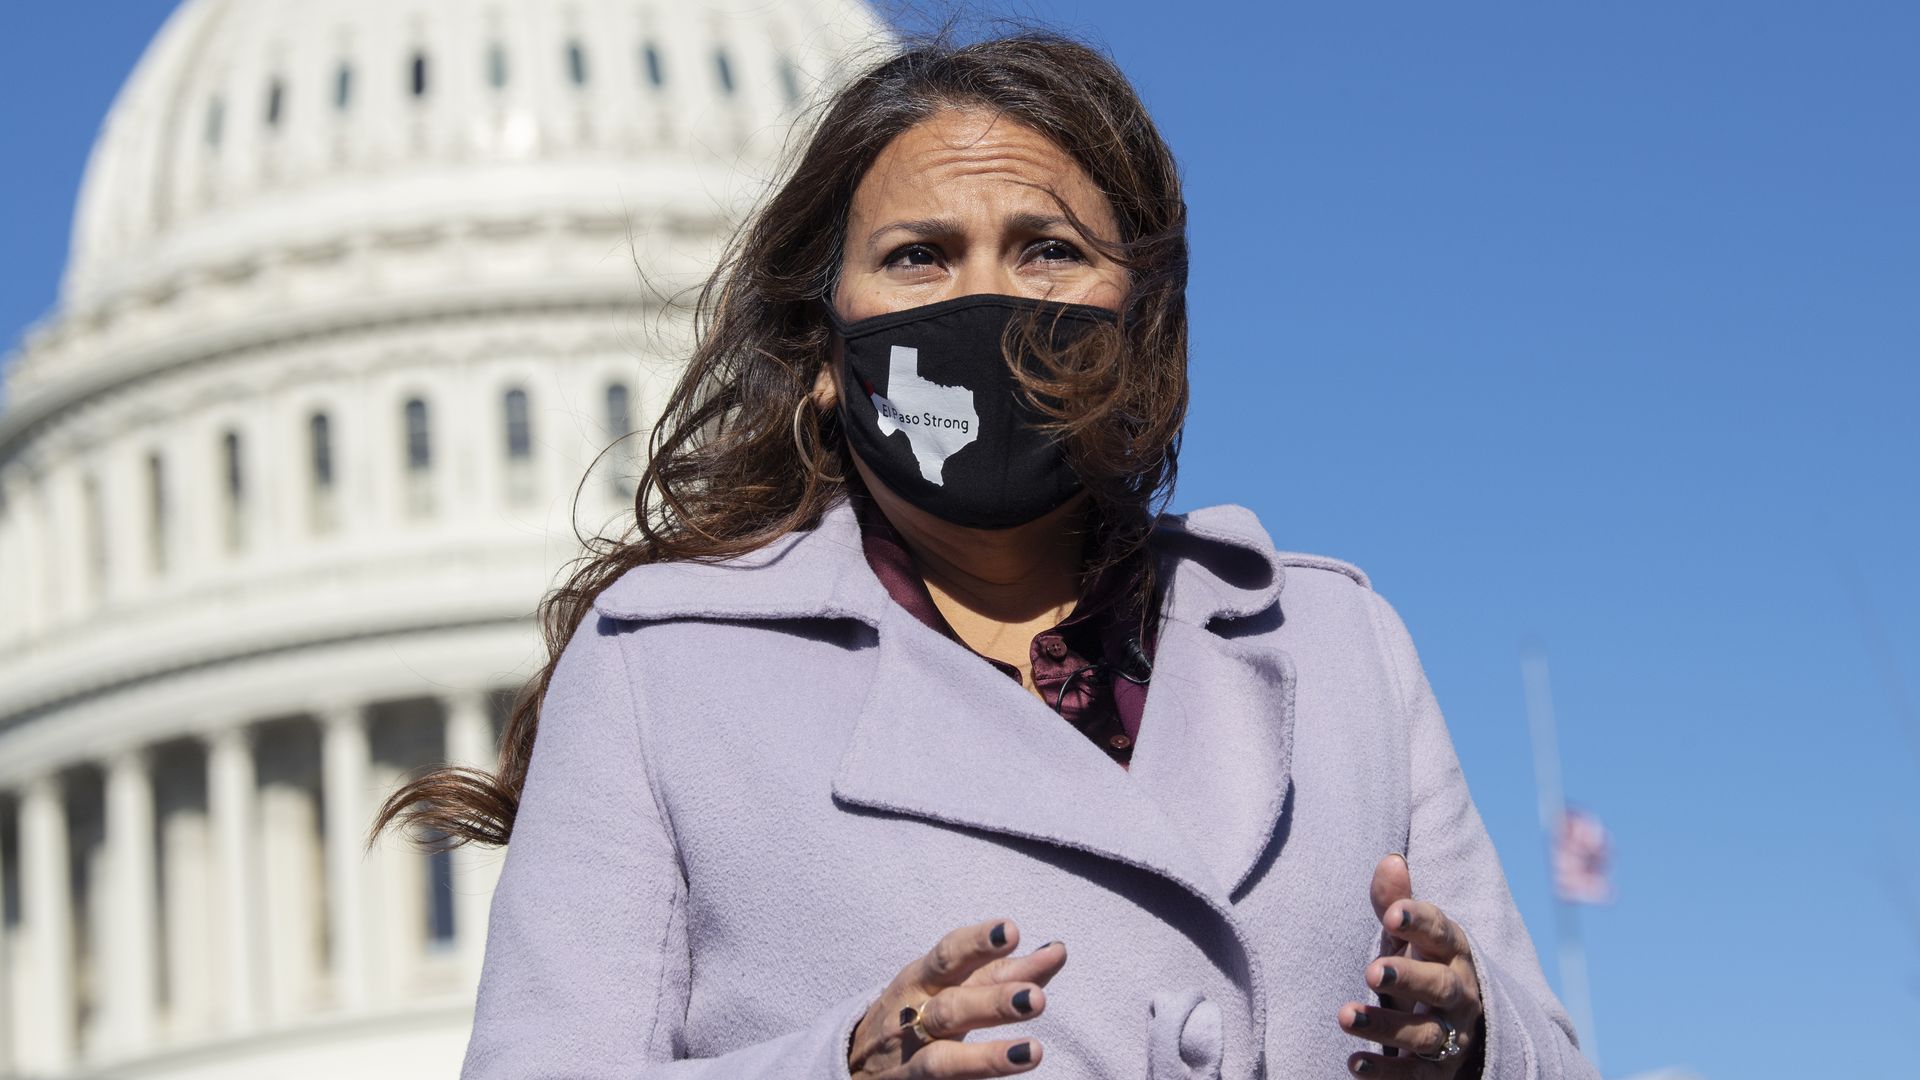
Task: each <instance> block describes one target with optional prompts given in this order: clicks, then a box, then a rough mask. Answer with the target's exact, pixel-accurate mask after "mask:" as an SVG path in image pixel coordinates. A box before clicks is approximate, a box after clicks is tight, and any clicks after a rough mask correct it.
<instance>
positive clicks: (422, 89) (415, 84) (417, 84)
mask: <svg viewBox="0 0 1920 1080" xmlns="http://www.w3.org/2000/svg"><path fill="white" fill-rule="evenodd" d="M410 85H411V86H412V88H413V96H414V97H426V96H427V54H426V53H423V52H416V53H414V54H413V64H412V65H411V82H410Z"/></svg>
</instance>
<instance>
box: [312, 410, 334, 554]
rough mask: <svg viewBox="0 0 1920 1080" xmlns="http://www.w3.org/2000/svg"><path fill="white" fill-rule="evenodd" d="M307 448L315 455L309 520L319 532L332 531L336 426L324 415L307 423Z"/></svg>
mask: <svg viewBox="0 0 1920 1080" xmlns="http://www.w3.org/2000/svg"><path fill="white" fill-rule="evenodd" d="M307 441H308V449H309V450H310V451H311V453H312V465H313V483H312V486H311V488H310V491H311V498H310V499H309V502H308V515H307V516H308V520H309V521H310V522H311V524H312V527H313V531H314V532H316V533H327V532H332V531H333V527H334V524H335V518H336V499H335V496H334V483H333V424H332V422H331V420H330V419H329V418H328V416H327V414H326V413H324V412H316V413H314V414H313V415H312V416H311V417H309V418H308V420H307Z"/></svg>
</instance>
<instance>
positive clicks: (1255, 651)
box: [1131, 620, 1294, 896]
mask: <svg viewBox="0 0 1920 1080" xmlns="http://www.w3.org/2000/svg"><path fill="white" fill-rule="evenodd" d="M1293 688H1294V675H1293V662H1292V660H1291V659H1290V658H1289V657H1288V656H1287V654H1286V653H1284V652H1281V651H1279V650H1276V649H1261V648H1256V647H1252V646H1248V645H1245V644H1242V643H1240V642H1237V641H1233V640H1230V639H1227V638H1222V637H1220V636H1219V635H1217V634H1215V633H1213V632H1212V631H1210V630H1203V629H1201V628H1200V627H1197V626H1194V625H1192V624H1190V623H1184V622H1175V621H1171V620H1169V621H1168V622H1167V624H1166V625H1165V627H1164V628H1163V630H1162V631H1161V636H1160V646H1159V649H1158V650H1157V653H1156V656H1155V659H1154V670H1153V682H1152V683H1151V685H1150V687H1149V689H1148V691H1147V708H1146V715H1145V716H1143V717H1142V718H1141V723H1140V741H1139V742H1138V743H1137V744H1135V746H1134V751H1133V768H1132V777H1131V778H1132V780H1133V782H1134V783H1135V784H1136V785H1138V786H1139V787H1140V788H1141V789H1143V790H1144V791H1146V792H1147V794H1148V795H1149V796H1150V797H1151V798H1152V799H1153V801H1154V803H1155V804H1156V805H1157V806H1159V807H1160V809H1161V810H1162V811H1163V812H1164V813H1165V814H1166V815H1167V816H1168V817H1169V818H1171V819H1172V820H1173V822H1174V824H1175V826H1176V827H1177V828H1178V829H1179V831H1180V833H1181V834H1182V835H1183V836H1184V837H1185V838H1186V839H1187V841H1188V842H1189V843H1190V844H1191V845H1192V847H1193V850H1194V851H1195V852H1197V853H1198V854H1199V856H1200V858H1201V859H1202V860H1203V861H1205V862H1206V864H1207V866H1208V868H1209V870H1210V871H1211V872H1212V875H1213V877H1214V879H1215V880H1216V881H1218V882H1219V883H1220V884H1221V885H1222V886H1223V887H1224V888H1225V890H1226V894H1227V895H1228V896H1233V895H1235V894H1237V893H1238V892H1239V890H1240V887H1241V886H1242V885H1244V884H1245V883H1246V881H1247V879H1248V877H1249V876H1250V875H1251V874H1252V873H1253V871H1254V869H1255V868H1256V867H1257V866H1258V865H1259V864H1260V861H1261V857H1262V856H1263V855H1264V854H1265V852H1266V850H1267V848H1268V847H1269V845H1270V844H1271V843H1272V842H1273V838H1274V833H1275V831H1276V830H1277V828H1278V826H1279V823H1280V818H1281V815H1282V813H1283V810H1284V807H1285V805H1286V797H1287V790H1288V787H1289V785H1290V783H1291V778H1290V773H1289V768H1290V766H1291V764H1292V757H1293Z"/></svg>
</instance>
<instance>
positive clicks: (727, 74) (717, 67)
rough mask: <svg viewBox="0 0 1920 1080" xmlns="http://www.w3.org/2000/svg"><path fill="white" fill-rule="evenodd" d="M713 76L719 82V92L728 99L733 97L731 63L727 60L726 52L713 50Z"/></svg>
mask: <svg viewBox="0 0 1920 1080" xmlns="http://www.w3.org/2000/svg"><path fill="white" fill-rule="evenodd" d="M713 74H714V76H715V77H716V78H717V79H719V80H720V91H721V92H722V93H724V94H726V95H727V96H728V97H732V96H733V62H732V61H731V60H729V59H727V50H725V49H715V50H713Z"/></svg>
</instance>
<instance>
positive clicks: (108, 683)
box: [0, 0, 887, 1080]
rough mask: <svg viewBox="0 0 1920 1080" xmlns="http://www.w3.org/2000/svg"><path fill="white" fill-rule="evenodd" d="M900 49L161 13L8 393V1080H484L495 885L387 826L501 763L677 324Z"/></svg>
mask: <svg viewBox="0 0 1920 1080" xmlns="http://www.w3.org/2000/svg"><path fill="white" fill-rule="evenodd" d="M886 33H887V32H886V30H885V29H884V28H883V27H882V25H881V24H880V23H879V21H878V20H877V19H876V18H875V16H874V15H873V14H872V12H871V11H869V10H868V9H867V8H866V7H865V6H864V5H863V4H862V3H861V0H327V2H325V3H313V2H301V0H186V2H184V3H182V4H181V5H180V6H179V8H178V9H177V10H176V11H175V12H174V13H173V15H172V16H171V17H170V18H169V19H168V21H167V22H166V24H165V26H164V27H163V28H162V29H161V31H160V32H159V34H158V36H157V37H156V38H155V39H154V41H153V42H152V43H151V45H150V46H149V47H148V49H147V51H146V53H145V55H144V56H143V57H142V58H141V60H140V62H139V64H138V66H137V67H136V68H135V70H134V71H133V73H132V75H131V76H130V77H129V79H128V80H127V83H126V85H125V86H124V87H123V88H122V90H121V92H120V94H119V96H118V98H117V99H116V101H115V103H114V105H113V107H112V110H111V112H110V113H109V115H108V116H107V118H106V120H105V122H104V123H103V125H102V127H101V131H100V134H99V136H98V138H97V140H96V142H95V145H94V148H93V152H92V157H91V160H90V162H89V164H88V167H87V170H86V178H85V181H84V183H83V185H82V188H81V192H80V196H79V202H78V210H77V213H76V215H75V220H74V223H73V239H72V247H71V255H70V260H69V263H68V266H67V268H66V272H65V276H64V278H63V280H62V283H61V289H60V297H59V300H58V303H57V304H56V306H55V308H54V309H53V311H52V312H51V313H50V314H48V315H47V316H46V317H45V318H44V319H42V320H41V321H40V322H38V323H37V324H36V325H35V326H34V327H32V328H31V329H29V330H28V332H27V333H26V334H25V336H24V337H23V339H22V340H21V342H20V344H19V346H18V348H17V350H16V351H15V352H14V353H13V354H12V355H10V356H9V357H8V358H7V361H6V364H5V367H4V369H0V370H4V372H5V377H6V380H7V394H6V400H5V411H4V412H3V413H0V899H3V901H4V902H3V903H0V908H4V919H0V1076H18V1077H69V1076H87V1077H92V1076H101V1077H105V1076H112V1077H121V1078H158V1077H189V1076H191V1077H213V1078H227V1077H232V1078H240V1077H246V1078H249V1080H254V1078H260V1077H268V1076H271V1077H275V1078H279V1080H298V1078H303V1077H328V1078H335V1077H340V1076H352V1077H356V1078H362V1080H372V1078H377V1077H385V1076H394V1077H400V1076H405V1077H409V1078H414V1077H433V1076H440V1077H452V1076H455V1075H456V1074H457V1073H458V1071H459V1066H460V1061H461V1057H462V1054H463V1053H464V1046H465V1041H466V1038H467V1034H468V1030H469V1028H470V1025H471V1022H472V998H473V992H474V988H475V985H476V983H477V980H478V974H479V966H480V958H481V956H482V954H483V950H484V944H485V932H486V921H487V912H488V907H489V904H490V900H491V890H492V885H493V881H494V879H495V875H496V874H497V871H498V867H499V862H500V859H501V858H502V854H501V853H500V852H496V851H491V850H483V849H477V848H471V847H462V848H460V849H458V850H456V851H454V852H452V853H443V854H439V855H433V856H428V855H424V854H422V853H420V852H419V851H418V850H417V849H415V848H412V847H411V846H409V845H407V844H406V843H404V839H403V838H402V837H400V836H398V835H395V834H392V833H390V834H388V836H387V837H385V838H383V840H382V841H381V843H380V844H379V845H378V846H377V847H376V848H375V849H374V851H373V852H371V853H365V852H363V844H364V840H365V836H366V833H367V829H368V827H369V825H370V823H371V817H372V813H373V811H374V808H375V807H377V806H378V804H379V802H380V801H381V800H382V799H383V798H384V796H385V795H386V794H387V793H388V792H390V791H392V790H393V789H394V788H395V787H396V786H397V785H398V784H399V783H400V782H401V781H402V780H403V779H404V778H405V777H406V776H407V775H409V774H410V773H411V772H412V771H414V770H415V769H418V768H420V767H423V766H426V765H429V764H433V763H436V762H441V761H453V762H466V763H473V764H481V765H485V766H487V767H489V768H490V767H491V766H492V764H493V760H494V756H495V747H496V745H497V740H498V736H499V731H500V727H501V723H502V719H503V717H504V715H505V712H506V710H507V708H508V707H509V706H510V705H511V702H512V699H513V696H514V695H515V694H516V693H517V692H518V690H519V688H520V687H521V685H522V684H523V683H524V681H525V680H526V679H527V678H528V677H529V676H530V675H532V674H533V673H534V672H535V671H536V670H537V668H538V666H539V664H540V663H541V662H542V661H543V660H544V659H545V655H544V646H543V644H542V642H541V640H540V636H539V633H538V629H537V627H536V626H535V624H534V621H533V613H534V608H535V605H536V604H537V603H538V601H539V599H540V597H541V596H542V595H543V594H544V592H545V591H546V590H547V589H548V588H549V587H551V585H553V584H554V583H555V582H556V575H557V574H558V573H559V571H560V570H561V568H562V566H563V564H565V563H566V562H567V561H568V560H569V559H570V558H572V557H573V556H574V555H576V554H578V553H579V551H580V537H581V536H582V535H587V536H591V535H618V534H620V533H622V532H624V531H625V528H626V526H627V524H629V523H630V522H631V519H632V515H633V496H634V477H635V475H636V474H637V472H638V469H639V467H640V459H641V456H642V455H643V454H644V448H645V445H646V433H647V430H648V424H649V418H650V417H652V416H653V415H655V412H656V410H657V409H658V407H659V406H660V404H661V403H662V402H663V400H664V395H665V393H666V390H667V388H668V387H669V386H670V385H671V383H672V380H673V379H674V377H675V376H676V374H677V372H678V366H677V362H676V360H675V357H676V351H677V345H678V344H679V343H680V342H682V341H683V340H684V337H685V333H684V331H685V320H684V318H682V317H680V316H678V315H675V314H674V312H675V311H676V310H677V308H676V306H675V305H674V304H673V303H672V302H671V301H672V300H673V298H674V297H675V296H676V295H677V294H678V291H679V290H682V289H685V288H686V287H687V286H689V285H692V284H695V283H697V281H698V280H699V279H700V278H701V277H702V276H703V275H704V272H705V271H706V270H707V268H708V267H709V266H710V265H711V264H712V261H713V260H714V258H715V257H716V255H717V253H718V250H719V249H718V244H719V243H720V241H721V240H722V239H723V238H724V237H725V236H726V234H727V232H728V230H729V228H730V227H731V226H732V225H733V224H734V223H736V222H737V221H738V219H739V215H740V214H741V212H742V211H743V209H744V208H745V207H746V206H748V205H749V204H750V203H751V201H752V200H753V199H754V198H755V197H756V196H758V195H759V194H761V193H762V191H763V190H764V186H765V184H766V183H767V182H768V181H769V180H770V179H771V178H773V177H774V176H775V175H776V174H777V170H778V167H779V162H780V160H781V157H780V155H781V153H782V152H783V150H785V148H786V144H787V143H788V141H789V139H790V138H791V132H792V130H793V129H792V123H793V120H794V119H795V117H796V116H798V115H799V114H800V111H801V110H802V109H803V108H804V107H805V105H806V104H807V102H808V101H809V100H812V99H813V98H814V96H815V95H817V94H818V93H820V92H821V88H822V87H823V86H828V85H831V84H832V83H833V82H834V80H835V79H836V78H837V77H842V72H844V71H845V70H847V67H848V58H849V57H850V56H853V55H856V54H859V53H860V51H861V50H862V49H865V48H870V47H871V46H872V45H873V44H874V43H876V42H882V41H884V40H885V37H886ZM609 447H611V449H609ZM602 451H606V452H605V453H604V454H602ZM576 495H577V499H576Z"/></svg>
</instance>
